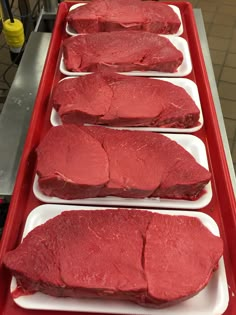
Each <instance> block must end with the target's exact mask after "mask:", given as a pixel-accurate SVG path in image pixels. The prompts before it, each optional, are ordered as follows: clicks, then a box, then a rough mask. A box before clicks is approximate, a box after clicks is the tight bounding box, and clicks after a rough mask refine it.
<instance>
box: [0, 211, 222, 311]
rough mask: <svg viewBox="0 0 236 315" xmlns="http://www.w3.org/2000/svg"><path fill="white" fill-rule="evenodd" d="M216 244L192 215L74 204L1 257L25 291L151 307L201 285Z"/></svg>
mask: <svg viewBox="0 0 236 315" xmlns="http://www.w3.org/2000/svg"><path fill="white" fill-rule="evenodd" d="M222 252H223V244H222V240H221V239H220V238H219V237H216V236H214V235H212V234H211V233H210V232H209V230H208V229H207V228H206V227H204V226H203V225H202V223H201V222H200V221H199V220H198V219H196V218H191V217H185V216H183V217H181V216H169V215H161V214H157V213H156V214H154V213H152V212H147V211H142V210H134V209H133V210H127V209H123V210H121V209H118V210H96V211H89V210H84V211H83V210H80V211H66V212H63V213H62V214H61V215H59V216H57V217H55V218H53V219H51V220H49V221H47V222H46V223H45V224H43V225H41V226H38V227H37V228H35V229H34V230H33V231H31V232H30V233H29V234H28V236H27V237H26V238H25V239H24V240H23V243H22V244H21V245H19V246H18V247H17V248H16V249H15V250H13V251H11V252H8V253H7V254H6V255H5V257H4V264H5V265H6V266H7V268H9V269H10V270H11V272H12V274H13V275H14V276H15V277H16V279H17V284H18V286H20V287H22V288H23V289H24V290H26V291H31V292H35V291H40V292H43V293H45V294H49V295H53V296H58V297H65V296H70V297H80V298H81V297H96V298H101V299H108V298H109V299H119V300H129V301H133V302H136V303H138V304H141V305H145V306H151V307H159V306H160V305H161V306H165V305H169V304H172V303H176V302H178V301H181V300H183V299H186V298H188V297H191V296H192V295H194V294H197V293H198V292H199V291H200V290H201V289H202V288H204V286H205V285H206V284H207V283H208V281H209V280H210V278H211V275H212V273H213V271H214V270H215V269H217V264H218V260H219V258H220V257H221V255H222ZM104 303H105V302H104Z"/></svg>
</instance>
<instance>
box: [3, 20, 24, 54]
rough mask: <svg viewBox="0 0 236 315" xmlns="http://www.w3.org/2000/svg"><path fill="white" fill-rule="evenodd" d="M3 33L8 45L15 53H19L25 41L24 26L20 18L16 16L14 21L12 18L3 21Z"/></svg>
mask: <svg viewBox="0 0 236 315" xmlns="http://www.w3.org/2000/svg"><path fill="white" fill-rule="evenodd" d="M3 33H4V35H5V39H6V42H7V45H8V46H9V48H10V50H11V51H12V52H13V53H19V52H20V51H21V48H22V46H23V44H24V41H25V36H24V27H23V24H22V23H21V21H20V20H18V19H15V18H14V23H12V22H11V20H10V19H8V20H6V21H4V22H3Z"/></svg>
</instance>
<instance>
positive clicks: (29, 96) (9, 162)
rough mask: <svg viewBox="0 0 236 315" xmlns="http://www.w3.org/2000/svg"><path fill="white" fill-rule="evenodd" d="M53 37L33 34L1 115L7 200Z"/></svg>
mask: <svg viewBox="0 0 236 315" xmlns="http://www.w3.org/2000/svg"><path fill="white" fill-rule="evenodd" d="M194 14H195V18H196V22H197V27H198V32H199V37H200V40H201V46H202V50H203V54H204V59H205V64H206V68H207V72H208V76H209V81H210V85H211V90H212V94H213V98H214V103H215V108H216V111H217V118H218V121H219V126H220V131H221V135H222V139H223V143H224V149H225V154H226V157H227V161H228V167H229V171H230V176H231V181H232V185H233V188H234V192H235V195H236V180H235V173H234V167H233V163H232V158H231V154H230V150H229V145H228V139H227V134H226V131H225V126H224V119H223V115H222V111H221V106H220V101H219V96H218V91H217V87H216V83H215V77H214V72H213V68H212V63H211V57H210V52H209V48H208V43H207V37H206V33H205V28H204V23H203V18H202V13H201V10H200V9H195V10H194ZM50 38H51V34H50V33H36V32H35V33H32V34H31V36H30V38H29V41H28V44H27V46H26V50H25V52H24V55H23V58H22V61H21V64H20V66H19V68H18V71H17V73H16V77H15V80H14V82H13V84H12V87H11V89H10V92H9V94H8V97H7V100H6V102H5V105H4V108H3V111H2V114H1V115H0V196H2V197H5V198H6V199H8V198H10V197H11V195H12V192H13V188H14V183H15V178H16V174H17V170H18V165H19V161H20V157H21V153H22V150H23V145H24V141H25V137H26V134H27V130H28V125H29V121H30V117H31V113H32V110H33V106H34V101H35V97H36V94H37V90H38V85H39V81H40V78H41V73H42V70H43V66H44V62H45V57H46V54H47V50H48V45H49V41H50Z"/></svg>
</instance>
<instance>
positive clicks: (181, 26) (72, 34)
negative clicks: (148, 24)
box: [66, 3, 183, 36]
mask: <svg viewBox="0 0 236 315" xmlns="http://www.w3.org/2000/svg"><path fill="white" fill-rule="evenodd" d="M85 4H86V3H77V4H74V5H72V6H71V7H70V10H69V11H72V10H74V9H76V8H78V7H81V6H83V5H85ZM169 7H171V8H172V9H173V11H174V12H175V13H176V14H177V15H178V18H179V19H180V23H181V24H180V27H179V29H178V32H177V33H175V34H169V35H167V36H180V35H181V34H182V33H183V21H182V17H181V13H180V10H179V8H178V7H177V6H175V5H169ZM66 33H67V34H68V35H71V36H76V35H83V34H79V33H77V32H76V31H75V30H74V29H73V28H72V27H70V26H69V24H68V23H66Z"/></svg>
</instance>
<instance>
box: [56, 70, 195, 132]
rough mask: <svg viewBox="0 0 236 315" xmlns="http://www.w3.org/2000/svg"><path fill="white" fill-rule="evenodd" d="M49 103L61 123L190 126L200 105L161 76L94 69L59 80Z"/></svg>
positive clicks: (193, 122)
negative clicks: (143, 76) (56, 112)
mask: <svg viewBox="0 0 236 315" xmlns="http://www.w3.org/2000/svg"><path fill="white" fill-rule="evenodd" d="M52 104H53V106H54V107H55V109H56V110H57V111H58V113H59V115H60V117H61V120H62V122H63V123H64V124H71V123H72V124H77V125H83V124H100V125H108V126H155V127H164V128H165V127H167V128H170V127H172V128H190V127H193V126H196V125H197V123H198V120H199V115H200V112H199V109H198V107H197V106H196V104H195V103H194V101H193V99H192V98H191V97H190V96H189V95H188V93H187V92H186V91H185V90H184V89H183V88H181V87H178V86H176V85H174V84H172V83H170V82H166V81H163V80H155V79H148V78H142V77H129V76H125V75H119V74H116V73H99V72H96V73H93V74H90V75H86V76H81V77H78V78H71V79H68V80H62V81H61V82H59V83H58V84H57V85H56V87H55V88H54V91H53V95H52Z"/></svg>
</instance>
